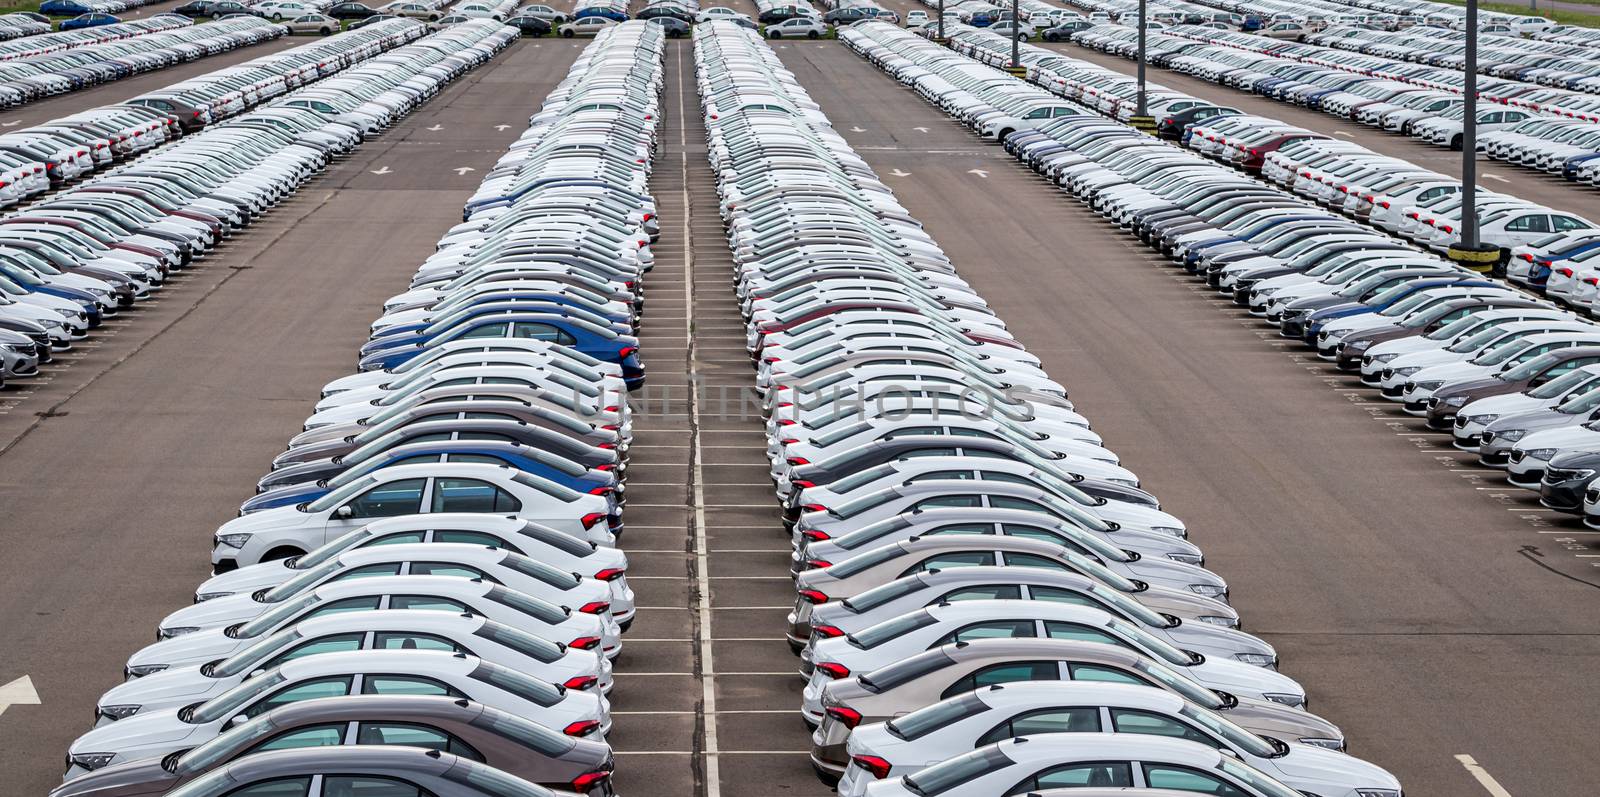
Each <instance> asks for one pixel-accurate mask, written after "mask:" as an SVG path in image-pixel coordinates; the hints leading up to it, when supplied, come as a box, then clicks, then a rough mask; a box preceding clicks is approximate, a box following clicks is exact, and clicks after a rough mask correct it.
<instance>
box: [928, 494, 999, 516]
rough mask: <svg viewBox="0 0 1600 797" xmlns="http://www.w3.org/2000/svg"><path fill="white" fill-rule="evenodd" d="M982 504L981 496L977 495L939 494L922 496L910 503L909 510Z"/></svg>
mask: <svg viewBox="0 0 1600 797" xmlns="http://www.w3.org/2000/svg"><path fill="white" fill-rule="evenodd" d="M978 506H983V496H979V495H941V496H938V497H937V498H924V499H922V500H921V501H918V502H916V503H915V504H912V505H911V511H913V512H915V511H917V510H919V509H933V508H936V507H978Z"/></svg>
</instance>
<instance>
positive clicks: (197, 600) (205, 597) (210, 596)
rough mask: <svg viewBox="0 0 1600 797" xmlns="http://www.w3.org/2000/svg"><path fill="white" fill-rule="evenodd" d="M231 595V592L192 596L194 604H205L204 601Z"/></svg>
mask: <svg viewBox="0 0 1600 797" xmlns="http://www.w3.org/2000/svg"><path fill="white" fill-rule="evenodd" d="M234 547H238V546H234ZM232 594H233V593H232V592H202V593H199V594H197V595H195V596H194V602H195V603H205V602H206V601H209V600H214V599H216V598H226V597H228V596H229V595H232Z"/></svg>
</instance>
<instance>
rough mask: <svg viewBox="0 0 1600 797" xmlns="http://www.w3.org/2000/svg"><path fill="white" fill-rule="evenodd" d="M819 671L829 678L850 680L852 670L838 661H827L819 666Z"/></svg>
mask: <svg viewBox="0 0 1600 797" xmlns="http://www.w3.org/2000/svg"><path fill="white" fill-rule="evenodd" d="M817 671H818V672H821V673H822V674H823V675H826V676H828V677H829V678H849V677H850V668H849V667H846V666H844V665H843V664H840V663H838V662H836V661H825V662H822V663H821V664H818V665H817Z"/></svg>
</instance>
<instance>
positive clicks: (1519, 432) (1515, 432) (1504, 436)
mask: <svg viewBox="0 0 1600 797" xmlns="http://www.w3.org/2000/svg"><path fill="white" fill-rule="evenodd" d="M1527 434H1528V430H1527V429H1507V430H1505V431H1504V432H1495V433H1494V437H1495V439H1496V440H1500V441H1503V442H1507V443H1515V442H1517V441H1518V440H1521V439H1522V438H1523V437H1525V436H1527Z"/></svg>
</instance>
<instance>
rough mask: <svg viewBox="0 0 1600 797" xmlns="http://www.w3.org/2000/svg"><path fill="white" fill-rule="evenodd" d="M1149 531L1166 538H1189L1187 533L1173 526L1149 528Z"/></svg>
mask: <svg viewBox="0 0 1600 797" xmlns="http://www.w3.org/2000/svg"><path fill="white" fill-rule="evenodd" d="M1150 530H1151V531H1153V532H1155V533H1157V534H1165V535H1167V536H1168V537H1177V538H1178V539H1180V540H1181V539H1183V538H1184V537H1187V536H1189V533H1188V532H1186V531H1184V530H1183V529H1180V528H1176V527H1173V526H1151V527H1150Z"/></svg>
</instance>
